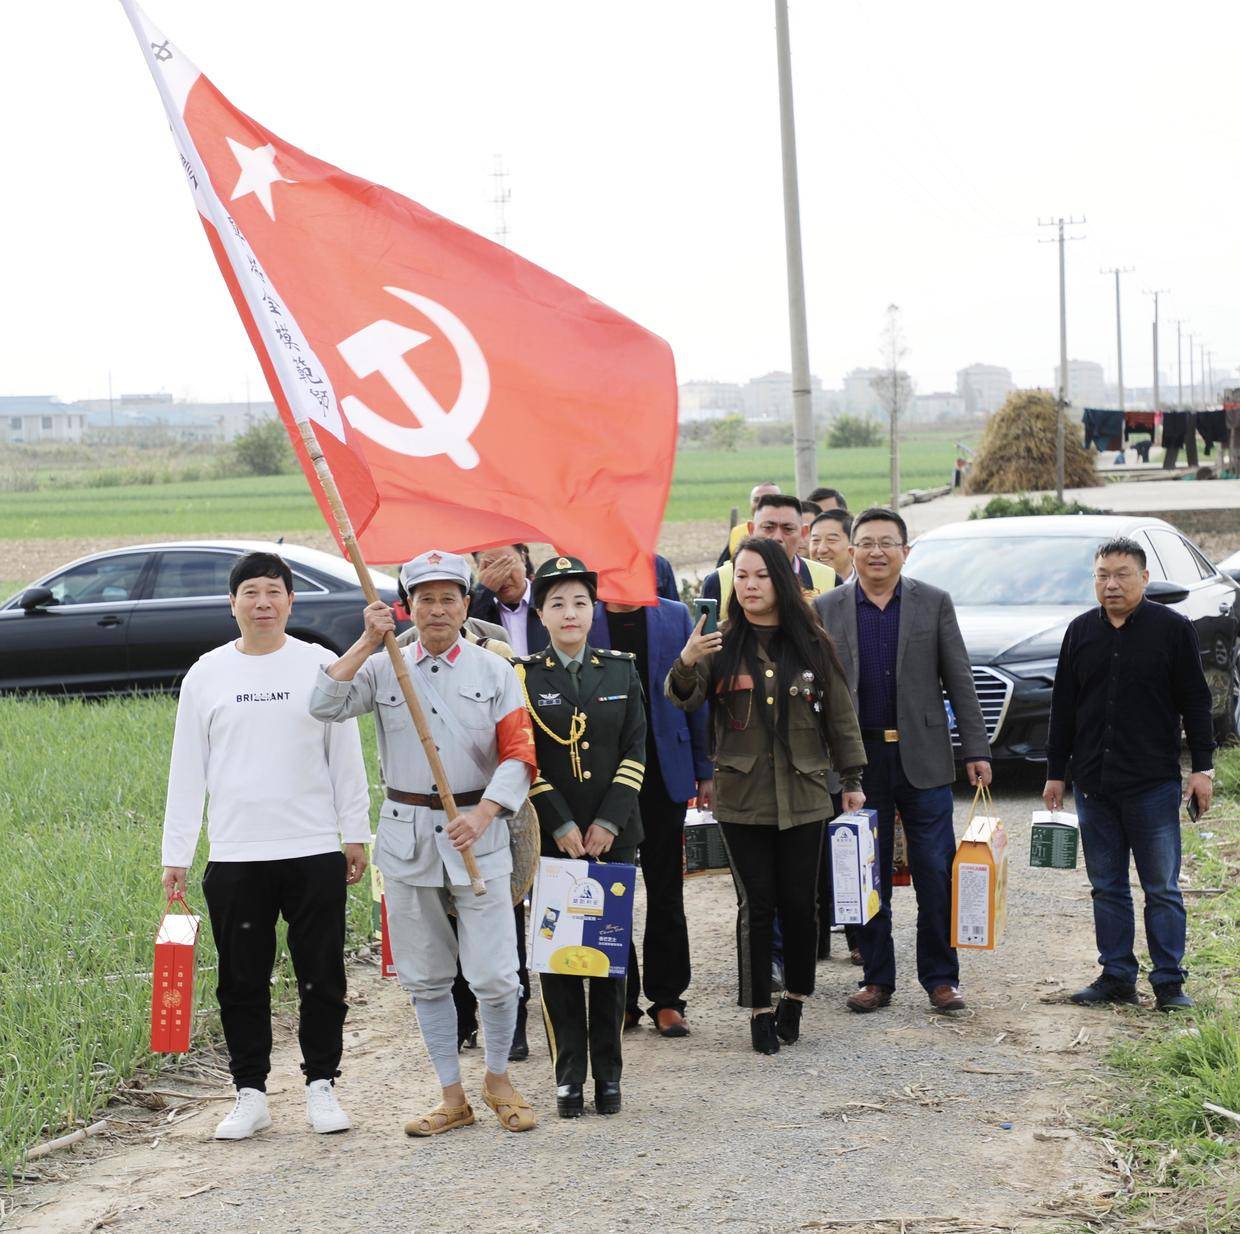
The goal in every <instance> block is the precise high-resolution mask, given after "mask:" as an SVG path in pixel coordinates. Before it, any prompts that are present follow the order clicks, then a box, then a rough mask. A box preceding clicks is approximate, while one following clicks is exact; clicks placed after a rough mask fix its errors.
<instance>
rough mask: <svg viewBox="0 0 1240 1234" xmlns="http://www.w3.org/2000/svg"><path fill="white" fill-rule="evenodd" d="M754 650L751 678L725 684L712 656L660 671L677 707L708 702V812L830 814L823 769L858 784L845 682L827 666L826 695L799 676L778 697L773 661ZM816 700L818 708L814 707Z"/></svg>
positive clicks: (806, 819)
mask: <svg viewBox="0 0 1240 1234" xmlns="http://www.w3.org/2000/svg"><path fill="white" fill-rule="evenodd" d="M756 651H757V660H758V666H759V667H758V674H759V675H758V679H757V681H756V682H755V681H754V680H753V679H752V678H751V677H750V676H749V675H748V673H743V674H742V675H738V676H737V677H736V678H734V679H733V680H732V681H731V682H728V683H726V684H725V683H722V682H720V681H718V680H717V679H716V676H717V675H716V673H715V668H714V666H715V660H716V657H715V656H710V657H708V658H707V659H705V660H699V661H698V662H697V663H696V664H695V665H693V666H692V667H691V668H686V667H685V665H683V664H682V663H681V661H680V658H679V657H677V659H676V662H675V663H674V664H673V665H672V669H671V672H669V673H668V675H667V685H666V693H667V697H668V698H669V699H670V700H671V701H672V703H673V704H675V705H676V706H677V707H680V708H682V709H683V710H685V711H695V710H696V709H697V708H698V707H700V706H702V704H703V703H705V702H706V700H707V699H712V701H713V706H712V707H711V719H712V721H713V725H714V732H713V737H714V751H715V754H714V758H715V800H714V813H715V817H716V818H717V819H719V820H720V821H722V822H725V823H758V824H766V825H768V826H769V825H772V824H774V825H777V826H779V827H781V828H788V827H797V826H800V825H801V824H802V823H814V822H819V821H821V820H822V819H826V818H831V817H832V816H833V815H834V813H835V811H834V809H833V807H832V804H831V793H830V790H829V789H828V787H827V773H828V772H830V771H831V770H833V769H834V770H835V771H837V772H838V773H839V775H840V778H841V779H842V780H843V782H844V788H845V789H855V788H859V787H860V780H861V769H862V768H863V767H864V766H865V763H866V757H865V745H864V743H863V742H862V740H861V729H860V728H859V727H858V725H857V713H856V712H855V711H854V710H853V705H852V699H851V698H850V697H849V693H848V686H847V684H846V683H845V681H844V680H843V678H842V677H840V676H839V675H838V674H836V673H832V674H831V677H830V680H829V681H828V682H827V683H826V689H825V697H819V695H818V693H817V692H816V690H817V689H818V687H815V686H813V684H812V683H807V682H806V681H805V680H804V679H803V678H800V677H798V678H797V679H796V680H795V681H794V683H793V685H792V686H790V687H789V688H788V690H787V691H786V692H785V693H784V694H783V695H782V696H781V695H780V692H779V689H778V687H777V686H776V684H775V683H776V679H777V671H776V666H775V663H774V661H773V660H771V658H770V657H769V656H768V655H767V653H766V649H765V648H764V647H763V646H762V645H761V644H760V643H759V644H758V645H757V647H756ZM807 686H808V689H807ZM815 703H817V704H818V705H819V706H820V707H821V711H815V710H814V704H815ZM783 709H786V710H787V713H788V741H787V744H786V745H785V744H784V742H783V741H782V740H780V739H779V737H778V736H777V735H776V725H777V723H778V720H779V713H780V711H781V710H783ZM764 712H765V714H763V713H764ZM824 721H825V723H824ZM824 730H825V734H826V741H825V743H824V740H823V734H824Z"/></svg>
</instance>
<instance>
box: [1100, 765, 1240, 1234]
mask: <svg viewBox="0 0 1240 1234" xmlns="http://www.w3.org/2000/svg"><path fill="white" fill-rule="evenodd" d="M1217 768H1218V770H1217V785H1216V790H1217V795H1216V798H1215V802H1216V804H1215V806H1214V808H1213V809H1212V810H1211V811H1210V812H1209V814H1207V815H1206V816H1205V818H1203V819H1202V820H1201V823H1200V826H1190V825H1185V827H1184V831H1183V839H1184V868H1183V875H1182V878H1181V885H1182V886H1183V887H1185V888H1188V889H1190V891H1189V894H1187V895H1186V900H1187V902H1188V913H1189V916H1188V926H1189V935H1188V954H1187V957H1186V960H1185V967H1186V968H1187V969H1188V970H1189V973H1190V977H1189V981H1188V984H1187V985H1186V987H1185V988H1186V991H1187V992H1189V993H1190V994H1192V996H1193V997H1194V998H1195V999H1196V1000H1197V1007H1196V1009H1195V1010H1194V1011H1193V1012H1192V1013H1190V1014H1188V1015H1179V1014H1177V1015H1175V1016H1172V1017H1167V1018H1166V1019H1163V1018H1162V1017H1159V1019H1158V1020H1157V1021H1156V1022H1154V1023H1152V1024H1150V1025H1149V1026H1148V1027H1146V1028H1144V1029H1143V1030H1142V1031H1140V1032H1139V1033H1138V1034H1137V1035H1134V1036H1132V1037H1128V1038H1126V1039H1125V1040H1123V1041H1122V1042H1120V1043H1119V1044H1118V1045H1117V1046H1116V1047H1115V1048H1114V1049H1113V1050H1112V1052H1111V1056H1110V1059H1109V1061H1110V1063H1111V1065H1112V1067H1113V1068H1114V1071H1115V1073H1116V1075H1117V1077H1118V1081H1119V1082H1118V1085H1117V1086H1116V1088H1115V1090H1114V1091H1113V1092H1112V1095H1111V1098H1110V1101H1109V1103H1108V1108H1107V1111H1106V1113H1105V1115H1104V1117H1103V1118H1102V1120H1101V1121H1100V1123H1099V1125H1098V1130H1099V1131H1100V1132H1101V1133H1102V1134H1103V1135H1104V1136H1105V1137H1106V1138H1107V1139H1108V1140H1110V1141H1111V1142H1112V1144H1114V1145H1115V1148H1116V1150H1117V1151H1116V1156H1117V1158H1118V1159H1119V1161H1120V1162H1121V1163H1122V1169H1123V1170H1125V1171H1126V1172H1129V1174H1130V1178H1131V1194H1130V1198H1129V1200H1128V1201H1127V1203H1125V1204H1123V1205H1122V1206H1120V1208H1119V1209H1117V1210H1116V1212H1115V1213H1114V1214H1113V1215H1112V1217H1111V1218H1109V1219H1108V1221H1107V1222H1105V1223H1101V1224H1102V1225H1103V1226H1104V1227H1105V1228H1107V1229H1123V1230H1125V1231H1129V1230H1131V1231H1138V1230H1139V1231H1145V1230H1167V1231H1185V1232H1187V1231H1201V1232H1202V1234H1207V1232H1209V1234H1223V1232H1224V1231H1236V1230H1240V1154H1238V1152H1237V1150H1240V1124H1238V1123H1236V1122H1234V1121H1232V1120H1231V1119H1228V1118H1227V1117H1226V1116H1224V1115H1219V1114H1215V1113H1211V1112H1210V1111H1209V1110H1207V1109H1206V1108H1205V1105H1204V1103H1205V1102H1207V1101H1208V1102H1210V1103H1211V1104H1213V1105H1216V1106H1221V1107H1223V1108H1224V1109H1227V1110H1231V1111H1233V1112H1234V1113H1237V1114H1240V1007H1238V1006H1237V1003H1236V1000H1235V990H1236V988H1237V987H1236V982H1237V978H1238V977H1240V750H1235V749H1231V750H1224V751H1221V752H1220V754H1219V758H1218V762H1217ZM1095 1228H1097V1227H1095Z"/></svg>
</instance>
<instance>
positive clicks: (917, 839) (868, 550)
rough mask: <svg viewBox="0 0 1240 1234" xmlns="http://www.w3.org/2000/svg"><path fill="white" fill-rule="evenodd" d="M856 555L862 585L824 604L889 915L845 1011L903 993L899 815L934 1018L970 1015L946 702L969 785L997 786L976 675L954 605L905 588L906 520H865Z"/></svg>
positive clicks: (884, 913)
mask: <svg viewBox="0 0 1240 1234" xmlns="http://www.w3.org/2000/svg"><path fill="white" fill-rule="evenodd" d="M849 553H850V554H851V556H852V559H853V566H854V570H855V573H854V574H853V577H852V578H851V579H849V581H848V582H847V583H846V584H845V585H844V586H842V587H837V588H835V589H834V590H833V591H828V592H827V593H826V594H824V595H821V596H819V597H818V598H817V599H816V600H815V601H814V609H815V611H816V612H817V613H818V616H819V617H820V618H821V620H822V624H823V625H824V626H825V627H826V629H827V632H828V633H829V634H830V635H831V637H832V639H834V641H835V645H836V648H837V650H838V651H839V655H840V661H841V663H842V664H843V666H844V673H845V676H846V677H847V680H848V688H849V690H850V691H851V692H852V697H853V704H854V705H855V706H856V708H857V718H858V720H859V721H860V724H861V736H862V738H863V739H864V741H865V752H866V756H867V758H868V759H869V763H868V765H867V767H866V769H865V775H864V777H863V780H862V788H863V789H864V790H865V797H866V805H867V806H870V807H871V808H873V809H875V810H877V811H878V829H879V877H880V879H881V883H882V897H881V898H882V906H881V908H880V909H879V911H878V914H877V915H876V916H875V917H873V918H872V919H871V920H870V922H869V923H868V924H867V925H866V926H864V927H862V929H861V935H860V939H861V955H862V957H863V959H864V961H865V970H864V972H865V976H864V979H863V981H862V982H861V983H860V984H861V989H859V990H858V991H857V993H856V994H854V995H853V996H852V997H851V998H850V999H849V1000H848V1004H847V1005H848V1008H849V1010H851V1011H860V1012H864V1011H877V1010H878V1009H879V1008H880V1007H885V1006H887V1004H888V1003H889V1002H891V995H892V993H893V991H894V990H895V986H896V957H895V947H894V945H893V943H892V938H891V864H892V849H893V846H894V831H895V814H896V811H897V810H899V812H900V817H901V819H902V820H903V822H904V831H905V835H906V836H907V837H908V851H909V866H910V867H911V870H912V875H913V886H914V888H915V890H916V893H917V978H918V980H919V981H920V982H921V984H922V986H923V987H924V988H925V990H926V993H927V994H928V995H929V997H930V1005H931V1006H932V1007H933V1008H934V1009H935V1010H936V1011H960V1010H963V1008H964V1005H965V1004H964V999H963V998H961V996H960V990H959V988H958V986H959V981H960V965H959V963H958V961H957V958H956V952H955V950H954V949H953V947H952V946H951V877H952V860H953V858H954V857H955V854H956V836H955V832H954V831H953V829H952V809H953V801H952V781H953V780H954V779H955V778H956V765H955V759H954V757H953V754H952V744H951V735H950V730H949V728H948V715H947V709H946V707H944V705H943V693H944V691H946V694H947V698H948V701H949V702H950V703H951V708H952V711H953V712H954V713H955V716H956V723H957V725H958V727H959V731H960V741H961V747H962V749H963V751H964V754H965V766H966V768H967V769H968V773H969V783H970V784H977V783H979V782H980V783H982V784H989V783H990V743H989V741H988V740H987V737H986V725H985V722H984V721H983V719H982V709H981V707H980V706H979V704H978V701H977V693H976V691H975V690H974V688H973V671H972V669H971V667H970V665H969V657H968V653H967V652H966V651H965V647H964V640H963V639H962V638H961V637H960V627H959V625H958V624H957V622H956V611H955V609H954V608H953V607H952V601H951V597H950V596H949V595H948V594H947V592H945V591H942V590H940V589H939V588H938V587H931V586H930V585H929V584H928V583H922V582H918V580H916V579H913V578H901V571H902V570H903V568H904V562H905V560H906V559H907V558H908V528H907V527H906V526H905V525H904V520H903V519H902V518H901V517H900V516H899V515H898V514H893V513H892V512H891V511H890V510H886V509H882V508H880V507H875V508H873V509H870V510H866V511H864V512H863V513H862V514H859V515H857V518H856V521H855V522H854V523H853V529H852V543H851V545H850V548H849Z"/></svg>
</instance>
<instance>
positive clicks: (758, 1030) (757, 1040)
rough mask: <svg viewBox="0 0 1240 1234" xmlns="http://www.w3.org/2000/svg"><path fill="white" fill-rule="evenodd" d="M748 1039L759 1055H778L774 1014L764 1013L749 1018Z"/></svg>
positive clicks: (770, 1012)
mask: <svg viewBox="0 0 1240 1234" xmlns="http://www.w3.org/2000/svg"><path fill="white" fill-rule="evenodd" d="M749 1037H750V1040H751V1041H752V1042H753V1048H754V1049H755V1050H756V1051H757V1052H758V1053H759V1054H778V1053H779V1038H778V1037H777V1036H776V1035H775V1013H774V1012H772V1011H764V1012H762V1014H761V1015H755V1016H750V1017H749Z"/></svg>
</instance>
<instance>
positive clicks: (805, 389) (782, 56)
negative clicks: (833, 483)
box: [775, 0, 818, 500]
mask: <svg viewBox="0 0 1240 1234" xmlns="http://www.w3.org/2000/svg"><path fill="white" fill-rule="evenodd" d="M775 44H776V49H777V51H778V58H779V136H780V149H781V151H782V154H783V169H784V246H785V248H786V250H787V262H788V326H789V333H790V334H791V336H792V443H793V444H792V449H793V458H794V462H795V465H796V491H797V496H798V497H800V498H801V499H802V500H804V499H805V498H806V497H808V496H809V495H810V492H811V491H812V490H813V489H814V487H815V486H816V485H817V484H818V459H817V443H816V442H815V440H814V405H813V395H812V392H811V390H810V384H809V383H810V377H809V337H808V332H807V328H806V324H805V266H804V262H803V260H802V257H801V203H800V196H799V192H798V188H797V136H796V124H795V120H794V118H793V113H792V52H791V49H790V47H789V38H788V0H775Z"/></svg>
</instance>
